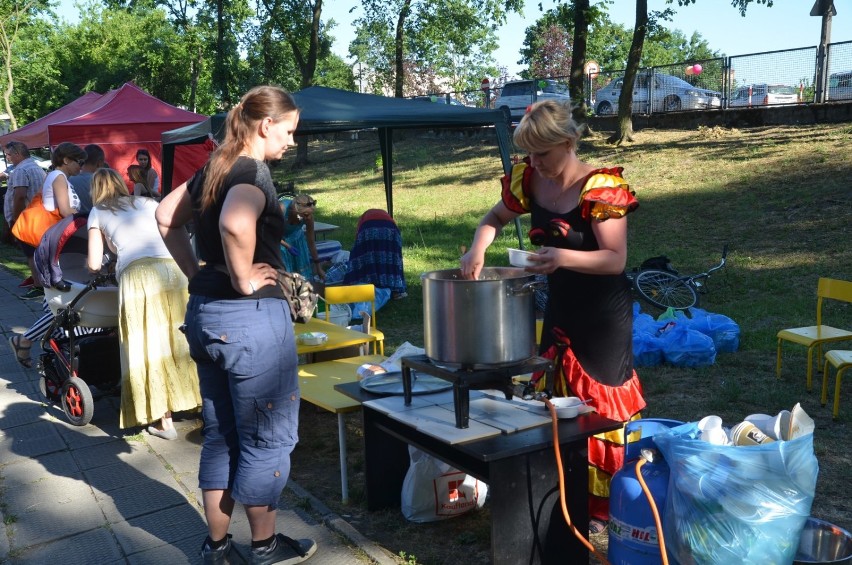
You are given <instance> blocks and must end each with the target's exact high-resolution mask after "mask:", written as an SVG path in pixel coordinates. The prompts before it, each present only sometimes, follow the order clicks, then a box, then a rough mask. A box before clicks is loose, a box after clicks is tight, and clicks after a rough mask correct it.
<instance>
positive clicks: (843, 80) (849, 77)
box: [826, 71, 852, 100]
mask: <svg viewBox="0 0 852 565" xmlns="http://www.w3.org/2000/svg"><path fill="white" fill-rule="evenodd" d="M826 99H827V100H849V99H852V71H843V72H840V73H831V74H830V75H828V96H827V98H826Z"/></svg>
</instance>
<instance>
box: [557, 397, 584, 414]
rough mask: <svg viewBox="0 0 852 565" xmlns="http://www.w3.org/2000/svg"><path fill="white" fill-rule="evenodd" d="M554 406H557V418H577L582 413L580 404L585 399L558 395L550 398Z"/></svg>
mask: <svg viewBox="0 0 852 565" xmlns="http://www.w3.org/2000/svg"><path fill="white" fill-rule="evenodd" d="M550 402H551V404H553V407H554V408H556V417H557V418H560V419H562V418H576V417H577V414H579V413H580V406H582V405H583V401H582V400H580V399H579V398H577V397H576V396H557V397H556V398H553V399H551V400H550Z"/></svg>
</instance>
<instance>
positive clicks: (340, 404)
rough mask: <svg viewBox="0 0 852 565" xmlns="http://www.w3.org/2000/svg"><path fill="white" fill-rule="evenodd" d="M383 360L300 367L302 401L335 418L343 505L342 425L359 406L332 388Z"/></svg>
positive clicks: (361, 358) (346, 482)
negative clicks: (362, 368) (345, 416)
mask: <svg viewBox="0 0 852 565" xmlns="http://www.w3.org/2000/svg"><path fill="white" fill-rule="evenodd" d="M332 325H333V324H332ZM356 333H357V332H356ZM362 335H364V334H362ZM385 359H387V357H385V356H384V355H361V356H359V357H347V358H345V359H335V360H334V361H324V362H322V363H307V364H305V365H299V388H300V389H301V394H302V398H303V399H304V400H306V401H308V402H310V403H311V404H313V405H315V406H319V407H320V408H323V409H324V410H328V411H329V412H332V413H334V414H337V438H338V445H339V448H340V488H341V492H342V495H343V502H344V503H345V502H349V474H348V472H347V468H346V425H345V423H344V421H343V414H345V413H347V412H352V411H354V410H358V409H359V408H360V407H361V403H360V402H358V401H357V400H353V399H352V398H349V397H348V396H346V395H344V394H341V393H339V392H337V391H336V390H334V386H335V385H338V384H342V383H351V382H355V381H357V380H358V376H357V374H356V370H357V369H358V367H360V366H361V365H363V364H364V363H373V364H379V363H381V362H382V361H384V360H385Z"/></svg>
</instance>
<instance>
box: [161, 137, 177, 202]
mask: <svg viewBox="0 0 852 565" xmlns="http://www.w3.org/2000/svg"><path fill="white" fill-rule="evenodd" d="M175 147H176V146H175V145H167V144H165V143H164V144H163V159H162V161H160V163H161V166H162V173H163V178H162V182H161V183H160V184H161V186H160V194H161V195H162V196H165V195H167V194H168V193H169V192H171V191H172V178H173V176H174V168H175V167H174V165H175Z"/></svg>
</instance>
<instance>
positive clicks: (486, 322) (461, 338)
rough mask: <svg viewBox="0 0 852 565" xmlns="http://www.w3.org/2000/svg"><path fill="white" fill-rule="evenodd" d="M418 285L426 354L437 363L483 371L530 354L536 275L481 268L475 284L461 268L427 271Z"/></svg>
mask: <svg viewBox="0 0 852 565" xmlns="http://www.w3.org/2000/svg"><path fill="white" fill-rule="evenodd" d="M420 279H421V282H422V283H423V334H424V342H425V349H426V355H427V356H428V357H429V358H430V359H431V360H432V361H434V362H436V363H437V364H439V365H444V366H448V367H464V368H487V367H494V366H505V365H511V364H514V363H520V362H521V361H524V360H526V359H529V358H530V357H532V356H533V355H534V354H535V299H534V296H533V291H534V285H535V283H534V282H533V281H534V279H535V277H534V276H533V275H531V274H529V273H527V272H525V271H524V270H523V269H515V268H507V267H486V268H484V269H482V274H481V275H480V278H479V280H466V279H464V278H462V275H461V270H460V269H449V270H444V271H432V272H430V273H424V274H423V275H421V277H420Z"/></svg>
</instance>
